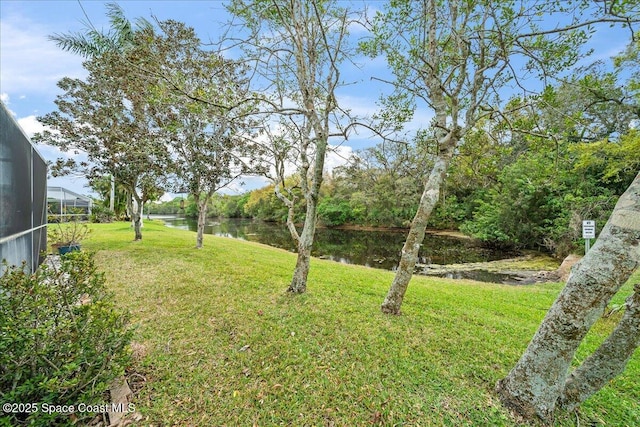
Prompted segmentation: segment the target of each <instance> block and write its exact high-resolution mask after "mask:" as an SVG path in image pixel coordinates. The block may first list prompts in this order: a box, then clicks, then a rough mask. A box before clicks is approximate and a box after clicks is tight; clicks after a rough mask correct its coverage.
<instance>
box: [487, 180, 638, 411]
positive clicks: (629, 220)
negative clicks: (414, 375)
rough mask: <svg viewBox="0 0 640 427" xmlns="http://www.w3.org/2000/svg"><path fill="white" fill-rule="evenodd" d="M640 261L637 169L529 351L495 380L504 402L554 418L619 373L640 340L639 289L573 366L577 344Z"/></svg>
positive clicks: (574, 269)
mask: <svg viewBox="0 0 640 427" xmlns="http://www.w3.org/2000/svg"><path fill="white" fill-rule="evenodd" d="M638 266H640V173H639V174H638V175H637V176H636V178H635V179H634V181H633V182H632V183H631V185H630V186H629V188H628V189H627V191H626V192H625V193H624V194H623V195H622V196H621V197H620V199H619V200H618V203H617V204H616V206H615V208H614V210H613V213H612V214H611V217H610V218H609V221H608V222H607V224H606V225H605V226H604V228H603V229H602V231H601V232H600V235H599V236H598V240H597V241H596V243H595V245H594V246H593V247H592V248H591V250H590V251H589V252H588V253H587V254H586V255H585V257H584V258H583V259H582V260H581V261H580V262H579V263H578V264H576V265H575V266H574V267H573V269H572V271H571V275H570V276H569V279H568V281H567V284H566V286H565V288H564V289H563V290H562V292H561V293H560V295H559V296H558V298H557V299H556V301H555V302H554V303H553V305H552V306H551V308H550V309H549V311H548V313H547V315H546V317H545V318H544V320H543V321H542V324H541V325H540V328H539V329H538V331H537V332H536V334H535V336H534V337H533V339H532V340H531V342H530V343H529V346H528V347H527V349H526V351H525V352H524V354H523V355H522V357H521V358H520V360H519V361H518V363H517V364H516V365H515V367H514V368H513V369H512V370H511V371H510V372H509V374H508V375H507V377H505V378H504V379H502V380H500V381H499V382H498V384H497V392H498V394H499V396H500V398H501V400H502V402H503V403H504V404H505V405H506V406H507V407H509V408H511V409H513V410H514V411H516V412H518V413H519V414H521V415H522V416H524V417H526V418H529V419H533V418H536V417H538V418H541V419H543V420H547V421H548V420H550V419H551V417H552V416H553V414H554V411H555V410H556V409H557V408H558V407H561V408H565V409H569V410H572V409H574V408H575V407H576V406H578V405H579V404H580V403H582V402H583V401H584V400H585V399H587V398H588V397H589V396H591V395H592V394H593V393H595V392H597V391H598V390H599V389H600V388H601V387H602V386H603V385H604V384H606V383H607V382H608V381H609V380H610V379H612V378H613V377H615V376H616V375H617V374H619V373H620V372H622V370H623V369H624V367H625V366H626V364H627V362H628V361H629V359H630V358H631V356H632V354H633V352H634V350H635V349H636V348H637V347H638V344H640V310H639V303H640V296H639V294H638V291H640V289H639V287H638V285H636V288H635V292H634V294H633V295H631V296H630V297H629V298H628V299H627V303H626V305H625V308H626V310H625V313H624V315H623V317H622V319H621V320H620V322H619V324H618V326H617V327H616V328H615V329H614V331H613V332H612V333H611V335H610V336H609V337H608V338H607V339H606V340H605V341H604V342H603V343H602V344H601V345H600V347H599V348H598V349H597V350H596V351H595V353H593V354H592V355H591V356H589V357H588V358H587V359H586V360H585V361H584V362H583V363H582V364H581V365H580V367H578V368H577V369H575V370H574V371H573V372H570V371H569V369H570V367H571V362H572V361H573V357H574V354H575V352H576V350H577V349H578V346H579V345H580V343H581V342H582V340H583V339H584V337H585V336H586V334H587V332H588V331H589V330H590V329H591V327H592V326H593V324H594V323H595V322H596V320H598V319H599V318H600V317H601V316H602V314H603V312H604V310H605V308H606V307H607V305H608V304H609V302H610V300H611V298H612V297H613V296H614V295H615V293H616V292H617V291H618V290H619V289H620V287H621V286H622V285H624V284H625V282H626V281H627V280H628V279H629V277H630V276H631V274H632V273H633V272H634V271H635V270H636V269H637V268H638Z"/></svg>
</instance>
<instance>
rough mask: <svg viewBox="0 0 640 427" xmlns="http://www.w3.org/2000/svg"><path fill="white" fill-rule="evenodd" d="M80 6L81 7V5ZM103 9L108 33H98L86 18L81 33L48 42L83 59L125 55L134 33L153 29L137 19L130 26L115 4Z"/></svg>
mask: <svg viewBox="0 0 640 427" xmlns="http://www.w3.org/2000/svg"><path fill="white" fill-rule="evenodd" d="M80 6H81V7H82V4H81V5H80ZM105 7H106V8H107V16H108V17H109V23H110V24H111V28H110V29H109V31H108V32H106V33H105V32H104V31H98V30H97V29H96V28H95V27H94V26H93V24H92V23H91V21H90V20H89V19H88V18H87V22H86V23H85V29H84V31H83V32H79V33H71V34H53V35H51V36H49V40H52V41H54V42H56V44H57V45H58V46H59V47H60V48H61V49H63V50H67V51H70V52H73V53H76V54H78V55H82V56H84V57H85V58H95V57H98V56H100V55H102V54H105V53H107V52H111V53H120V54H122V53H125V52H126V51H127V50H129V49H131V48H132V47H133V46H134V43H135V41H134V40H135V33H136V32H139V31H143V30H150V29H152V28H153V26H152V25H151V23H150V22H149V21H147V20H146V19H143V18H139V19H138V20H137V22H136V25H135V26H134V25H132V24H131V21H129V20H128V19H127V18H126V16H125V15H124V10H122V8H121V7H120V6H119V5H118V4H117V3H107V4H105ZM83 10H84V9H83Z"/></svg>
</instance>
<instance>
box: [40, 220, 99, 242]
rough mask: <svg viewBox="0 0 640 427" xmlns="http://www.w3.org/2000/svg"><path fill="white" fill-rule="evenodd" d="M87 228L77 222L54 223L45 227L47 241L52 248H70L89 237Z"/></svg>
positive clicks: (82, 223) (85, 225) (84, 224)
mask: <svg viewBox="0 0 640 427" xmlns="http://www.w3.org/2000/svg"><path fill="white" fill-rule="evenodd" d="M90 232H91V230H90V229H89V226H88V225H87V224H86V223H84V222H80V221H77V220H75V219H74V220H71V221H67V222H56V223H53V224H49V225H48V226H47V241H48V242H49V244H51V245H54V246H70V245H76V244H78V243H80V242H81V241H82V240H84V239H86V238H87V237H88V236H89V233H90Z"/></svg>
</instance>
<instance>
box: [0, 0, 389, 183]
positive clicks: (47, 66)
mask: <svg viewBox="0 0 640 427" xmlns="http://www.w3.org/2000/svg"><path fill="white" fill-rule="evenodd" d="M104 3H105V2H102V1H86V0H84V1H82V3H81V4H82V7H81V5H80V3H79V2H78V1H76V0H67V1H36V0H30V1H16V0H1V1H0V73H1V77H0V96H1V97H2V101H3V102H4V103H5V104H6V105H7V107H8V108H9V110H10V111H11V112H12V113H13V114H14V115H15V118H16V120H18V123H19V124H20V126H21V127H22V128H23V130H24V131H25V133H26V134H27V135H28V136H31V135H33V134H34V133H36V132H38V131H40V130H42V129H43V128H42V125H41V124H40V123H39V122H38V121H37V120H36V117H37V116H41V115H44V114H46V113H48V112H50V111H54V110H55V109H56V106H55V104H54V100H55V98H56V95H58V94H60V93H61V91H60V90H59V89H58V88H57V86H56V83H57V82H58V81H59V80H60V79H61V78H62V77H65V76H69V77H79V78H82V77H84V76H85V75H86V73H85V72H84V70H83V68H82V58H81V57H79V56H77V55H75V54H72V53H69V52H64V51H62V50H61V49H59V48H58V47H57V46H56V45H55V43H54V42H51V41H49V40H48V36H49V35H51V34H55V33H62V34H68V33H70V32H78V31H82V30H83V29H84V28H85V22H86V17H85V12H86V14H87V16H88V17H89V19H90V20H91V22H92V24H93V25H94V26H96V27H97V28H104V29H108V27H109V24H108V20H107V17H106V15H105V13H106V9H105V7H104ZM118 3H119V5H120V6H121V7H122V8H123V10H124V11H125V14H126V16H127V18H129V19H132V20H133V19H135V18H137V17H144V18H147V19H150V18H151V17H152V16H154V17H156V18H158V19H159V20H166V19H174V20H178V21H182V22H184V23H186V24H187V25H190V26H192V27H194V28H195V29H196V32H197V34H198V36H199V37H200V38H201V39H202V40H203V41H206V40H210V39H213V40H215V39H216V38H217V36H218V35H219V34H220V31H221V29H222V27H223V25H224V23H225V22H226V21H227V18H228V15H227V14H226V11H225V9H224V6H223V2H221V1H120V2H118ZM83 9H84V11H83ZM366 62H367V63H366V64H362V65H366V67H363V68H362V69H360V70H358V69H356V68H355V67H353V69H352V70H351V72H352V73H353V74H352V76H351V77H352V79H353V81H354V82H355V83H363V82H365V81H370V77H371V75H372V74H370V73H373V72H376V70H378V69H380V68H384V64H382V63H380V61H372V60H368V59H367V60H366ZM364 70H366V71H367V73H369V74H367V73H365V71H364ZM381 86H382V85H381V84H377V85H374V84H368V85H367V88H366V90H363V86H361V85H359V84H354V85H353V86H351V87H350V89H347V90H345V91H343V92H342V93H341V102H342V103H343V104H344V105H346V106H347V107H348V108H351V109H352V110H353V112H354V113H356V114H371V113H372V112H373V111H374V110H375V107H376V105H375V103H376V100H377V99H378V97H379V96H380V93H381V92H382V90H383V88H381ZM372 88H375V90H372ZM376 142H377V141H375V140H374V139H371V138H369V136H368V135H364V134H362V133H360V134H359V135H358V136H355V137H354V138H353V139H352V140H350V141H349V142H348V143H345V144H343V145H342V146H341V147H340V148H339V149H338V153H337V154H335V153H334V154H333V155H331V156H330V158H329V159H328V167H330V168H331V167H333V166H336V165H338V164H340V163H343V162H344V158H346V157H347V156H348V155H349V154H350V153H351V152H352V150H354V149H361V148H363V147H366V146H371V145H374V144H375V143H376ZM38 151H39V152H40V153H41V154H42V156H43V157H44V158H45V159H47V160H55V159H56V158H57V157H59V155H60V152H59V151H58V150H57V149H55V148H53V147H47V146H42V145H40V146H38ZM244 182H245V183H246V185H245V188H247V187H248V188H252V187H253V188H255V187H256V186H261V185H263V184H264V183H265V181H264V180H262V179H259V178H252V177H248V178H246V179H244ZM49 185H61V186H64V187H67V188H69V189H71V190H73V191H76V192H78V193H81V194H88V193H89V192H90V189H88V188H85V181H84V179H82V178H73V177H64V178H53V179H50V181H49Z"/></svg>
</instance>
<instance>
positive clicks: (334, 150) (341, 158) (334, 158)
mask: <svg viewBox="0 0 640 427" xmlns="http://www.w3.org/2000/svg"><path fill="white" fill-rule="evenodd" d="M352 154H353V149H352V148H351V147H349V146H348V145H341V146H339V147H330V149H329V151H328V152H327V157H326V159H325V161H324V166H325V171H326V172H329V173H331V172H332V171H333V170H334V169H335V168H337V167H339V166H344V165H346V164H347V163H349V158H350V157H351V155H352Z"/></svg>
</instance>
